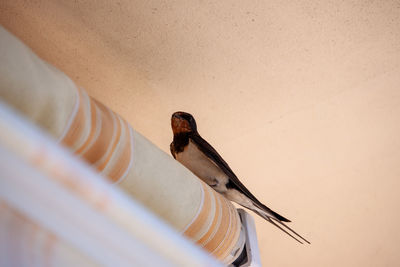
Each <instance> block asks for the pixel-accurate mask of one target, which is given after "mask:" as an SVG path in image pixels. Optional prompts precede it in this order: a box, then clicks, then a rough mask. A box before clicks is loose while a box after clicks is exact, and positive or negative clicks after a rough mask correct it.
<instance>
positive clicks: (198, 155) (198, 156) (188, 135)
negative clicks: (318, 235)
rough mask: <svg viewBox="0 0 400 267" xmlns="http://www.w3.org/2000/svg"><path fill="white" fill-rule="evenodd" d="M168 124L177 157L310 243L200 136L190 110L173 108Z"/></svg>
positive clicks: (211, 183) (228, 195) (230, 196)
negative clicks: (244, 181)
mask: <svg viewBox="0 0 400 267" xmlns="http://www.w3.org/2000/svg"><path fill="white" fill-rule="evenodd" d="M171 127H172V132H173V134H174V139H173V141H172V143H171V145H170V149H171V154H172V156H173V157H174V158H175V159H176V160H177V161H179V162H180V163H181V164H182V165H184V166H185V167H186V168H188V169H189V170H190V171H191V172H192V173H194V174H195V175H196V176H197V177H199V178H200V179H201V180H203V181H204V182H205V183H207V184H208V185H209V186H211V187H212V188H213V189H214V190H215V191H217V192H218V193H220V194H222V195H223V196H224V197H226V198H227V199H228V200H230V201H233V202H236V203H237V204H239V205H241V206H243V207H245V208H248V209H250V210H252V211H254V212H255V213H256V214H258V215H259V216H261V217H262V218H264V219H265V220H267V221H268V222H270V223H272V224H273V225H275V226H276V227H278V228H279V229H280V230H282V231H283V232H285V233H286V234H288V235H289V236H291V237H292V238H293V239H295V240H296V241H298V242H300V243H301V244H303V242H302V241H301V240H303V241H305V242H307V243H308V244H310V242H309V241H307V240H306V239H305V238H304V237H302V236H301V235H299V234H298V233H296V232H295V231H294V230H293V229H291V228H290V227H289V226H287V225H286V224H285V223H284V222H290V220H288V219H286V218H285V217H283V216H282V215H279V214H278V213H276V212H275V211H273V210H271V209H270V208H268V207H267V206H265V205H264V204H262V203H261V202H260V201H259V200H258V199H257V198H256V197H255V196H254V195H253V194H252V193H250V191H249V190H248V189H247V188H246V187H245V186H244V185H243V184H242V183H241V182H240V181H239V179H238V178H237V176H236V175H235V173H234V172H233V171H232V169H231V168H230V167H229V165H228V164H227V163H226V162H225V161H224V160H223V159H222V157H221V156H220V155H219V154H218V152H217V151H216V150H215V149H214V148H213V147H212V146H211V145H210V144H209V143H208V142H207V141H206V140H204V139H203V138H202V137H201V136H200V134H199V133H198V131H197V125H196V121H195V119H194V118H193V116H192V115H191V114H189V113H186V112H175V113H174V114H172V117H171Z"/></svg>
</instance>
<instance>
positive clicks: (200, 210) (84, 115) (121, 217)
mask: <svg viewBox="0 0 400 267" xmlns="http://www.w3.org/2000/svg"><path fill="white" fill-rule="evenodd" d="M0 105H1V106H0V112H1V116H0V118H1V119H0V129H1V131H0V152H1V153H0V158H1V159H2V160H1V165H2V166H1V169H2V174H1V180H0V183H1V189H0V193H1V194H0V209H1V213H2V214H4V216H2V217H1V219H0V220H1V221H0V227H1V229H0V246H1V250H0V253H2V254H3V255H1V257H0V258H1V259H2V261H4V264H5V266H8V265H10V264H11V265H31V264H30V263H32V265H38V266H41V265H47V264H48V265H51V266H61V265H62V264H65V265H69V266H71V265H75V264H77V263H85V265H86V264H88V265H89V263H93V264H96V263H102V264H105V265H113V266H125V265H130V264H132V263H133V262H136V263H138V264H140V265H141V266H143V265H153V266H154V265H158V266H159V265H161V264H162V265H182V266H212V265H217V263H216V262H215V261H213V260H212V259H211V258H209V257H207V256H206V255H205V254H204V253H201V252H200V251H198V249H196V248H195V247H193V246H191V245H189V243H188V242H187V241H186V240H184V239H182V238H181V237H180V236H179V235H177V234H176V233H175V232H174V231H177V232H180V233H183V234H184V235H185V236H186V237H188V238H189V239H191V240H192V241H194V242H196V243H197V244H198V245H199V246H201V247H203V248H204V249H205V250H206V251H208V252H209V253H210V254H212V255H213V256H215V257H216V258H218V259H219V260H221V261H222V262H223V263H225V264H229V263H231V262H232V261H233V260H234V259H235V257H236V256H237V255H238V253H240V252H241V251H242V249H243V245H244V237H243V231H242V229H241V223H240V219H239V216H238V213H237V211H236V209H235V208H234V207H233V205H232V204H231V203H230V202H229V201H227V200H226V199H224V198H223V197H221V196H220V195H218V194H216V193H215V191H214V190H212V189H211V188H209V187H208V186H207V185H205V184H204V183H202V182H201V181H200V180H199V179H197V178H196V177H195V176H194V175H193V174H192V173H191V172H190V171H188V170H186V169H185V168H184V167H183V166H181V165H180V164H179V163H177V162H175V161H174V160H173V159H172V158H171V157H170V156H169V155H167V154H165V153H164V152H162V151H161V150H159V149H158V148H156V147H155V146H154V145H153V144H151V143H150V142H149V141H148V140H147V139H146V138H144V137H143V136H141V135H140V134H139V133H137V132H135V131H134V130H133V129H132V127H131V126H130V125H129V124H128V123H127V122H126V121H125V120H124V119H123V118H121V117H120V116H118V115H117V114H115V113H114V112H112V111H111V110H110V109H109V108H107V107H106V106H104V105H102V104H101V103H99V102H98V101H96V100H94V99H92V98H91V97H90V96H88V95H87V94H86V92H85V91H84V90H83V89H78V88H77V87H76V86H75V84H74V83H73V82H72V81H71V80H70V79H69V78H68V77H67V76H65V75H64V74H63V73H61V72H60V71H58V70H57V69H55V68H54V67H52V66H51V65H49V64H47V63H46V62H44V61H42V60H41V59H40V58H38V57H37V56H36V55H35V54H34V53H32V51H31V50H30V49H29V48H27V47H26V46H25V45H24V44H22V43H21V42H20V41H19V40H17V39H16V38H15V37H14V36H12V35H11V34H10V33H8V32H7V31H6V30H5V29H3V28H0ZM37 126H38V127H39V128H37ZM60 144H61V145H63V146H65V147H67V148H68V149H69V151H66V150H65V149H64V148H62V147H61V146H60ZM71 152H73V153H74V154H75V155H78V156H79V158H80V159H77V158H75V156H74V155H72V154H71ZM81 160H83V161H84V162H85V163H83V162H80V161H81ZM87 164H89V165H90V166H91V167H92V168H93V169H91V168H90V167H89V165H87ZM102 177H104V178H106V179H102ZM110 182H112V183H116V184H118V186H117V187H116V186H113V185H111V184H110ZM121 189H122V191H124V192H122V191H121ZM125 193H126V194H127V195H125ZM136 201H138V202H136ZM144 207H145V208H144ZM147 209H148V210H150V211H151V212H149V211H148V210H147ZM152 213H154V214H155V215H153V214H152ZM159 219H161V220H163V221H165V222H166V223H167V224H169V225H170V226H172V227H173V228H174V229H175V230H172V229H170V228H169V227H168V226H167V225H164V222H162V221H160V220H159ZM10 236H14V237H15V238H14V240H13V242H8V239H9V237H10ZM27 240H29V241H27ZM66 259H68V260H69V261H71V262H68V261H65V260H66ZM149 260H150V262H146V261H149ZM0 263H3V262H0ZM1 266H3V264H1Z"/></svg>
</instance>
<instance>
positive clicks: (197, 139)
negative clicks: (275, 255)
mask: <svg viewBox="0 0 400 267" xmlns="http://www.w3.org/2000/svg"><path fill="white" fill-rule="evenodd" d="M190 138H191V139H192V140H193V141H194V143H195V144H196V145H197V147H198V148H199V149H200V150H201V151H202V152H203V153H204V154H205V155H206V156H207V157H208V158H210V159H211V160H212V161H213V162H214V163H215V164H217V166H218V167H219V168H221V170H222V171H223V172H224V173H225V174H226V175H227V176H228V177H229V180H230V182H231V184H228V186H231V187H233V188H235V189H236V190H238V191H239V192H241V193H243V194H244V195H246V196H247V197H248V198H249V199H251V200H252V201H253V203H254V204H255V205H256V206H258V207H259V208H260V209H263V210H265V211H268V212H270V213H272V214H273V215H274V216H276V218H277V219H278V220H280V221H284V222H290V220H288V219H286V218H285V217H283V216H282V215H279V214H278V213H276V212H274V211H273V210H271V209H270V208H268V207H267V206H265V205H264V204H262V203H261V202H260V201H259V200H258V199H257V198H256V197H255V196H254V195H253V194H252V193H250V191H249V190H248V189H247V188H246V187H245V186H244V185H243V184H242V182H240V180H239V179H238V178H237V176H236V175H235V173H234V172H233V171H232V169H231V168H230V167H229V165H228V163H226V162H225V161H224V159H223V158H222V157H221V156H220V155H219V154H218V152H217V151H216V150H215V149H214V148H213V147H212V146H211V145H210V144H209V143H208V142H207V141H206V140H204V139H203V138H202V137H201V136H200V135H199V134H198V133H196V134H192V135H191V136H190Z"/></svg>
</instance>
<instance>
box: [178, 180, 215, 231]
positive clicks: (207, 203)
mask: <svg viewBox="0 0 400 267" xmlns="http://www.w3.org/2000/svg"><path fill="white" fill-rule="evenodd" d="M201 185H202V187H203V191H204V200H203V207H202V208H201V211H200V213H199V214H198V216H197V218H196V220H195V221H194V222H193V223H192V224H191V225H190V226H189V228H188V229H186V231H185V232H184V233H183V234H184V235H186V236H187V237H189V238H194V236H196V234H197V233H198V232H199V231H200V229H201V228H202V227H203V225H204V224H205V222H206V221H207V218H208V215H209V212H210V210H211V195H210V192H209V191H208V189H207V188H206V185H205V184H204V183H203V182H201Z"/></svg>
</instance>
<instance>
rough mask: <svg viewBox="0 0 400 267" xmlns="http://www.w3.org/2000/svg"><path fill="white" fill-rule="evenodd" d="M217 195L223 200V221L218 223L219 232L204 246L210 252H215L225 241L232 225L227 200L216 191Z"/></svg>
mask: <svg viewBox="0 0 400 267" xmlns="http://www.w3.org/2000/svg"><path fill="white" fill-rule="evenodd" d="M213 193H214V194H215V195H216V197H218V198H219V199H220V201H221V206H222V218H221V223H220V224H219V225H218V229H217V232H216V233H215V235H214V237H213V238H212V239H211V240H210V241H209V242H208V243H207V244H206V245H205V246H204V248H205V249H206V250H208V251H210V252H213V251H214V250H215V249H216V248H218V246H220V245H221V242H223V241H224V238H225V236H226V235H227V231H228V230H229V225H230V220H231V218H230V216H229V215H230V212H229V206H228V204H227V202H226V200H225V198H224V197H223V196H221V195H219V194H218V193H216V192H213Z"/></svg>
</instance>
